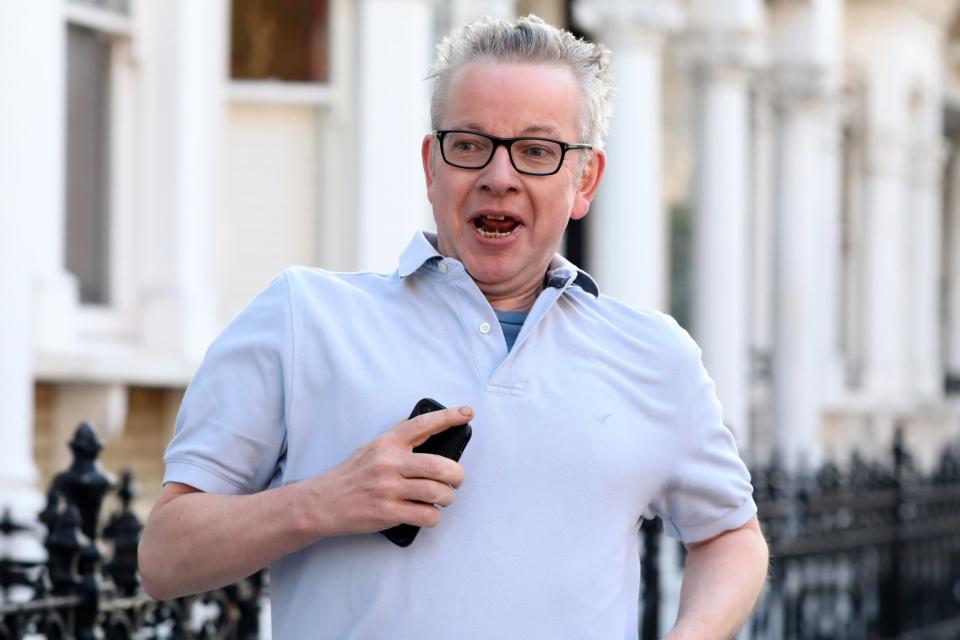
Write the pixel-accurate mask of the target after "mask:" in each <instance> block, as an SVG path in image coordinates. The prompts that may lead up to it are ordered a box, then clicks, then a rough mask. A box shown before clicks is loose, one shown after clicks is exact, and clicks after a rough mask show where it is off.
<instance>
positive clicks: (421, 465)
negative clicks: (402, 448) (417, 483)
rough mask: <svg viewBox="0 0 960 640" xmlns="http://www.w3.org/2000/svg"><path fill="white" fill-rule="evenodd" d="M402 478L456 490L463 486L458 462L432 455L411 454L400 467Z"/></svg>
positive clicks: (461, 469)
mask: <svg viewBox="0 0 960 640" xmlns="http://www.w3.org/2000/svg"><path fill="white" fill-rule="evenodd" d="M400 475H402V476H403V477H404V478H422V479H424V480H435V481H436V482H442V483H443V484H448V485H450V486H451V487H454V488H457V487H459V486H460V485H461V484H463V467H462V466H461V465H460V463H459V462H454V461H453V460H451V459H450V458H445V457H443V456H438V455H436V454H433V453H411V454H410V455H409V456H407V457H406V458H405V460H404V461H403V463H402V464H401V466H400Z"/></svg>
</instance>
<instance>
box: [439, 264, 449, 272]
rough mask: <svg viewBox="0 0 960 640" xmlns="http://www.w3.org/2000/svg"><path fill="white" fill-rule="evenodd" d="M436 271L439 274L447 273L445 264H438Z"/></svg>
mask: <svg viewBox="0 0 960 640" xmlns="http://www.w3.org/2000/svg"><path fill="white" fill-rule="evenodd" d="M437 270H438V271H440V273H446V272H447V263H446V262H441V263H440V264H438V265H437Z"/></svg>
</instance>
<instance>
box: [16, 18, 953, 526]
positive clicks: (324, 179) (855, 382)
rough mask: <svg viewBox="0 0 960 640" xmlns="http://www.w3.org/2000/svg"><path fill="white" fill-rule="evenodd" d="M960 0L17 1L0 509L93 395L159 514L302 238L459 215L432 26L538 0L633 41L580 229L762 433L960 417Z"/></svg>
mask: <svg viewBox="0 0 960 640" xmlns="http://www.w3.org/2000/svg"><path fill="white" fill-rule="evenodd" d="M958 8H960V3H958V2H956V1H955V0H846V1H843V0H799V1H797V0H767V1H765V2H763V1H761V0H637V1H635V2H629V1H616V0H573V1H563V0H527V1H523V0H484V1H466V0H451V1H450V2H442V1H440V0H302V1H298V2H294V1H291V2H285V3H284V2H264V1H262V0H233V1H232V2H230V1H229V0H209V1H205V2H193V1H191V0H167V1H165V2H147V1H146V0H7V2H5V3H4V4H3V7H0V17H2V19H0V86H2V87H3V88H2V90H0V300H2V301H3V304H2V306H3V308H4V309H5V311H6V312H5V313H4V314H3V315H2V316H0V353H2V357H0V406H2V407H3V426H2V430H3V431H2V432H3V443H4V446H3V447H2V448H0V502H3V503H5V504H10V505H12V506H13V507H14V509H15V511H17V510H23V511H24V512H25V513H28V512H33V511H35V509H36V507H37V505H38V504H39V503H40V500H41V489H42V487H43V486H44V485H45V482H46V479H48V478H49V477H50V475H51V474H52V473H53V472H54V471H55V470H57V469H59V468H61V467H62V466H63V465H64V464H65V462H66V460H67V453H68V452H67V449H66V446H65V443H66V441H67V440H68V439H69V434H70V433H71V432H72V429H73V428H74V427H75V425H76V424H77V423H78V422H79V421H81V420H89V421H91V422H93V423H94V424H95V425H96V426H97V427H98V428H99V430H100V432H101V434H102V435H103V437H104V438H105V439H106V440H107V442H108V448H107V451H106V464H107V465H108V466H110V467H112V468H120V467H122V466H126V465H132V466H134V467H135V468H136V469H137V471H138V474H139V477H140V480H141V484H142V487H143V489H144V494H143V499H142V501H141V507H142V508H143V509H146V508H147V507H148V506H149V504H150V502H151V501H152V498H153V497H154V496H155V495H156V493H157V492H158V491H159V486H158V483H159V478H160V476H161V474H162V462H161V459H160V456H161V455H162V451H163V448H164V445H165V443H166V441H167V440H168V439H169V437H170V435H171V432H172V426H173V420H174V417H175V415H176V410H177V406H178V404H179V401H180V398H181V396H182V393H183V390H184V388H185V386H186V385H187V383H188V382H189V380H190V376H191V375H192V373H193V371H194V370H195V368H196V366H197V365H198V363H199V361H200V359H201V358H202V355H203V352H204V350H205V348H206V346H207V345H208V344H209V342H210V341H211V340H212V338H213V337H214V336H215V335H216V333H217V331H218V330H219V329H220V328H222V327H223V326H224V325H225V324H226V323H227V322H228V321H229V319H230V318H231V317H232V316H233V315H234V314H236V313H237V312H238V311H239V310H240V309H241V308H242V306H243V305H244V303H245V302H246V301H247V300H249V299H250V298H251V297H252V296H253V295H254V294H255V293H256V292H257V291H258V290H259V289H261V288H262V287H264V286H265V285H266V284H267V283H268V282H269V281H270V279H271V278H272V277H273V276H274V275H275V274H276V273H278V272H279V271H280V270H281V269H283V268H284V267H285V266H287V265H289V264H308V265H318V266H322V267H325V268H329V269H335V270H354V269H376V270H392V269H393V268H394V265H395V259H396V256H397V255H398V253H399V251H400V249H401V248H402V247H403V246H404V245H405V244H406V242H407V240H408V239H409V237H410V235H411V234H412V233H413V232H414V230H416V229H418V228H421V227H429V226H431V220H430V213H429V208H428V205H427V202H426V198H425V188H424V186H423V178H422V175H421V168H420V160H419V144H420V140H421V137H422V136H423V135H424V133H426V132H427V131H428V130H429V117H428V114H429V85H428V83H427V82H425V81H424V76H425V75H426V72H427V69H428V68H429V65H430V63H431V60H432V56H433V43H435V42H436V40H437V39H438V37H439V36H441V35H442V34H443V33H445V32H446V31H447V30H448V29H449V28H450V27H451V26H454V25H457V24H461V23H463V22H465V21H467V20H469V19H472V18H475V17H478V16H481V15H494V16H502V17H508V16H514V15H518V14H526V13H528V12H534V13H537V14H538V15H541V16H542V17H544V18H545V19H547V20H548V21H552V22H554V23H557V24H562V25H565V26H568V27H570V28H572V29H574V30H575V31H577V32H579V33H583V34H585V35H588V36H589V37H591V38H593V39H596V40H599V41H602V42H604V43H605V44H607V45H608V46H609V47H610V48H611V50H612V51H613V60H614V75H615V82H616V92H617V95H616V110H615V115H614V121H613V123H612V129H611V135H610V139H609V143H608V145H607V152H608V155H609V170H608V173H607V176H606V179H605V184H604V185H603V187H602V189H601V195H600V196H599V198H598V201H597V202H596V204H595V206H594V211H593V212H592V213H591V215H589V216H587V218H586V219H585V220H584V221H583V222H582V223H577V224H576V225H575V227H573V228H571V231H570V233H569V236H568V238H567V241H566V249H567V252H568V254H569V255H571V256H573V257H574V258H575V259H577V260H579V261H580V262H581V264H582V266H583V267H585V268H586V269H587V270H588V271H590V272H591V273H593V275H594V276H595V277H596V278H597V281H598V283H599V285H600V287H601V290H602V291H605V292H606V293H609V294H611V295H614V296H617V297H620V298H622V299H624V300H626V301H628V302H630V303H632V304H636V305H639V306H646V307H654V308H659V309H663V310H667V311H672V312H673V313H675V315H676V316H677V317H678V318H679V319H680V320H681V322H682V323H683V324H684V325H685V326H686V327H687V328H689V330H690V331H691V333H692V334H693V335H694V337H695V338H696V339H697V340H698V342H699V343H700V345H701V346H702V348H703V352H704V359H705V362H706V365H707V367H708V369H709V370H710V371H711V372H712V374H713V375H714V378H715V379H716V381H717V388H718V393H719V396H720V398H721V401H722V402H723V405H724V411H725V417H726V420H727V423H728V425H729V426H730V428H731V429H732V430H733V431H734V432H735V433H736V435H737V438H738V442H739V444H740V447H741V449H742V451H743V452H744V454H745V456H746V457H747V458H748V459H750V460H753V461H758V462H759V461H763V460H766V459H768V458H769V457H770V456H771V455H774V454H776V455H780V456H781V457H782V458H783V459H784V460H785V461H786V462H787V463H788V464H790V465H799V466H803V465H814V464H817V463H818V462H821V461H823V460H825V459H842V458H843V457H845V456H846V455H847V454H848V453H849V452H850V451H851V450H852V449H859V450H861V451H863V452H864V453H866V454H867V455H870V454H879V452H881V451H884V450H885V446H886V443H887V442H888V440H889V437H890V435H891V433H892V430H893V429H894V428H895V427H896V426H903V427H904V428H905V430H906V437H907V441H908V443H909V444H910V445H911V447H912V448H913V449H914V450H916V451H918V452H919V453H920V454H921V458H923V460H922V461H927V462H929V461H931V460H932V459H933V457H934V455H935V454H936V451H937V450H938V449H939V448H940V446H941V445H942V443H943V442H945V441H946V440H948V439H950V438H952V437H955V436H956V435H957V433H958V431H960V402H958V400H957V398H958V397H960V396H958V395H957V393H958V392H960V162H958V155H960V154H958V150H960V21H958V18H957V14H958Z"/></svg>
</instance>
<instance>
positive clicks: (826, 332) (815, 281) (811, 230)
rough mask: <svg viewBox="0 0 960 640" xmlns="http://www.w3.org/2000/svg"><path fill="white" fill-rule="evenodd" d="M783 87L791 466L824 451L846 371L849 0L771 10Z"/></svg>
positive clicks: (783, 281)
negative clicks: (842, 92) (843, 213)
mask: <svg viewBox="0 0 960 640" xmlns="http://www.w3.org/2000/svg"><path fill="white" fill-rule="evenodd" d="M771 25H772V28H771V31H772V35H773V37H772V38H771V39H772V41H773V44H772V53H773V58H774V66H773V68H772V71H771V75H772V83H773V87H774V91H775V94H776V106H777V112H776V113H777V132H778V148H777V156H776V158H777V159H776V189H777V211H776V239H775V255H776V263H775V268H774V273H775V274H776V275H775V286H774V318H773V320H774V361H773V364H774V366H773V379H774V415H775V421H774V422H775V425H776V443H777V447H778V449H779V450H780V452H781V453H782V454H783V456H784V460H785V462H786V463H787V464H789V465H797V464H800V465H801V466H807V467H808V468H809V467H815V466H817V465H819V464H820V463H821V461H822V458H823V438H822V435H821V422H822V419H821V415H822V410H823V404H824V399H825V398H826V397H827V395H828V393H829V392H831V391H832V392H835V391H836V390H835V389H833V388H832V387H833V386H834V385H836V384H837V377H838V374H839V371H840V365H839V354H838V342H837V320H838V297H837V290H838V283H839V256H840V244H839V220H840V173H841V164H840V123H839V107H840V100H839V89H838V87H839V76H840V74H839V66H840V40H839V34H840V28H841V6H840V4H839V2H838V1H837V0H822V1H820V2H811V3H809V4H803V5H798V4H797V3H793V2H788V1H786V0H783V1H781V2H775V3H774V4H773V6H772V7H771Z"/></svg>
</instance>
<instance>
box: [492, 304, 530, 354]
mask: <svg viewBox="0 0 960 640" xmlns="http://www.w3.org/2000/svg"><path fill="white" fill-rule="evenodd" d="M493 311H494V313H496V314H497V320H499V321H500V329H502V330H503V337H504V338H506V340H507V351H510V349H513V343H514V342H516V341H517V336H518V335H520V328H521V327H522V326H523V321H524V320H526V319H527V314H528V313H530V312H529V311H498V310H497V309H494V310H493Z"/></svg>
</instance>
